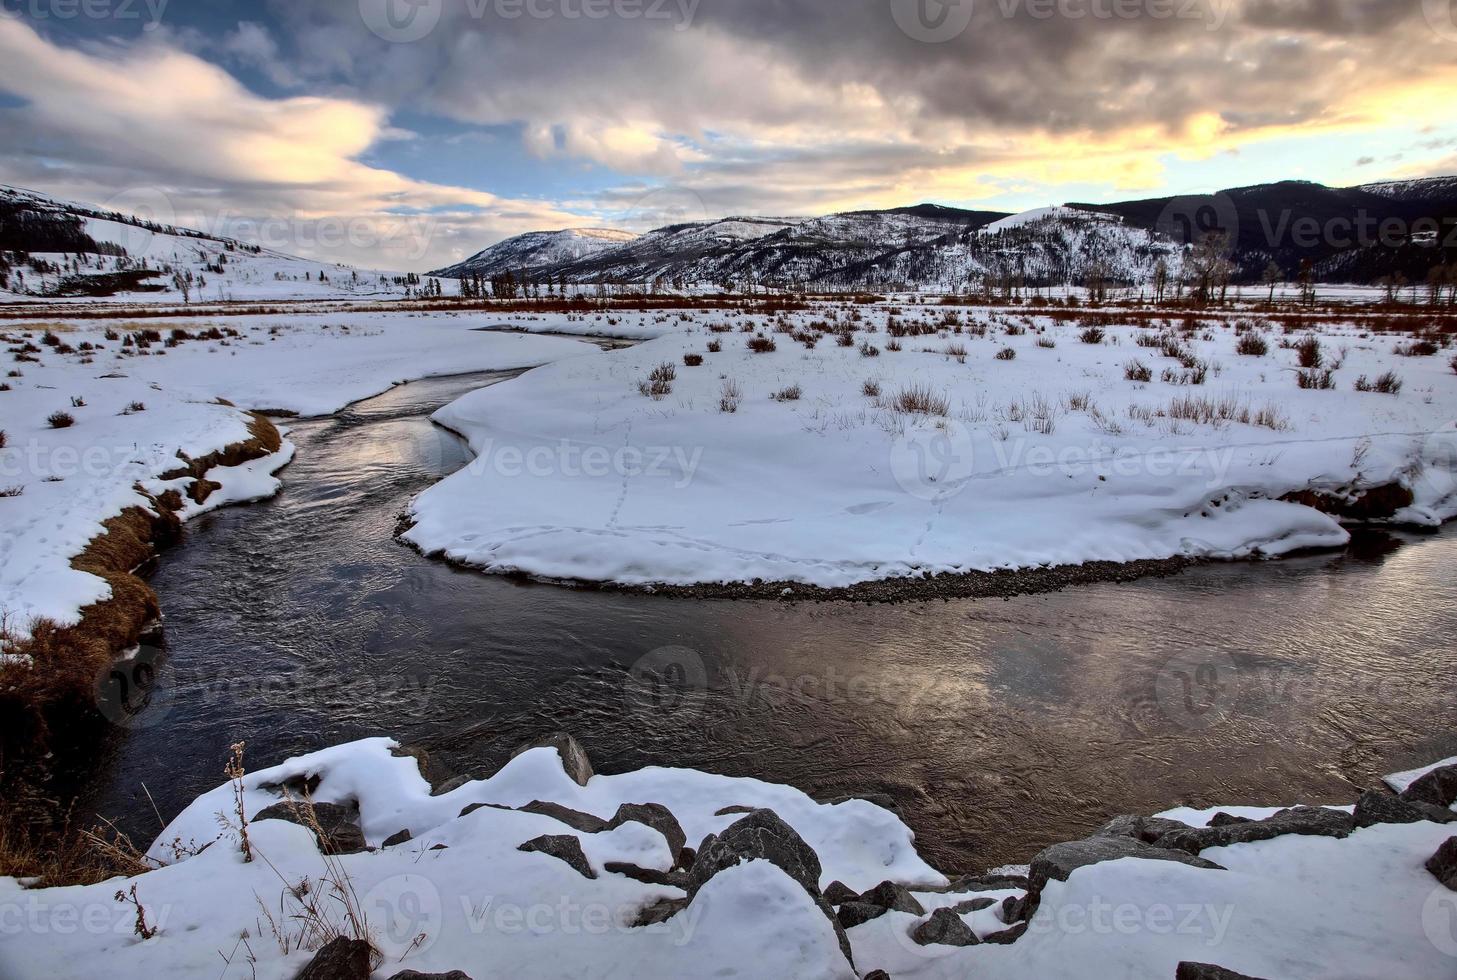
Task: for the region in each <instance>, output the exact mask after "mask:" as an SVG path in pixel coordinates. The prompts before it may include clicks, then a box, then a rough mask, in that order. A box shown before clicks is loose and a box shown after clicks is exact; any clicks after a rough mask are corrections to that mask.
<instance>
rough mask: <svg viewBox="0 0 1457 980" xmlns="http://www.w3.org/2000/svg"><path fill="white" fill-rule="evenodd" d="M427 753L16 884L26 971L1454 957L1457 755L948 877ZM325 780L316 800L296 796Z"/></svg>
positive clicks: (219, 795) (606, 788)
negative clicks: (141, 849)
mask: <svg viewBox="0 0 1457 980" xmlns="http://www.w3.org/2000/svg"><path fill="white" fill-rule="evenodd" d="M417 758H418V756H414V757H412V756H411V755H407V754H405V753H404V752H402V751H400V750H399V749H398V748H397V746H396V745H395V743H393V742H390V741H388V740H385V739H373V740H369V741H365V742H360V743H356V744H353V745H345V746H340V747H337V748H334V749H329V750H325V751H322V752H318V753H315V754H312V755H309V756H305V757H302V758H299V759H294V760H291V761H288V762H285V763H283V764H282V765H279V766H276V767H274V768H271V769H267V770H263V771H260V772H256V773H251V774H249V775H247V776H244V777H242V778H241V779H240V780H238V781H237V783H236V784H235V783H228V784H225V785H223V786H220V787H219V788H217V789H216V790H214V791H212V792H210V793H208V794H205V795H204V796H202V797H200V798H198V799H197V800H196V801H195V802H194V803H193V804H192V805H191V806H189V807H188V808H187V809H186V810H184V811H183V812H182V813H181V814H180V815H179V816H178V817H177V818H176V819H175V820H173V822H172V823H171V824H170V825H169V826H168V827H167V828H166V830H165V831H163V833H162V834H161V835H160V836H159V837H158V839H157V842H156V843H155V844H154V845H153V846H152V848H151V850H150V853H149V859H150V860H151V861H152V862H153V863H154V864H156V865H158V868H157V870H153V871H150V872H148V873H145V874H141V875H139V876H137V877H135V878H132V879H130V880H122V879H115V880H112V881H109V882H105V883H103V884H99V885H95V886H89V887H69V888H48V889H26V888H25V887H24V885H23V883H21V882H18V881H15V880H13V879H0V973H3V974H4V975H5V976H7V977H16V978H20V980H25V978H30V977H42V976H61V975H86V976H99V975H120V976H148V977H156V978H168V977H179V978H181V977H189V978H190V977H195V976H199V975H209V976H216V977H221V978H229V977H258V978H263V980H270V978H278V980H287V978H292V977H294V976H295V975H296V974H298V973H299V971H300V970H301V969H302V968H303V967H304V966H305V965H306V964H307V963H308V962H309V961H310V959H311V957H313V956H314V954H315V951H316V950H318V949H319V948H320V947H321V946H323V945H324V944H325V943H326V942H328V941H329V940H331V939H332V938H333V937H334V935H335V933H336V931H339V930H340V929H341V928H342V931H343V933H344V934H345V935H346V936H348V937H359V936H364V937H367V938H368V939H369V941H370V942H372V943H373V945H374V951H375V958H374V964H373V965H374V971H373V976H375V977H379V978H387V977H392V976H394V975H395V974H396V973H397V972H398V971H402V970H407V969H409V970H420V971H425V972H436V971H438V972H445V971H449V970H463V971H465V973H466V974H468V975H469V976H473V977H475V978H477V980H481V978H484V977H505V976H513V977H539V976H571V977H609V976H622V975H625V974H631V975H633V976H641V977H654V978H655V977H678V976H689V975H699V974H701V973H702V972H703V969H704V966H705V964H710V963H711V964H713V966H714V968H715V970H716V971H718V973H719V975H724V976H743V977H790V976H793V977H839V978H850V977H855V976H866V975H869V974H870V973H871V972H872V971H876V970H884V971H886V972H887V973H888V974H889V975H890V976H893V977H947V978H951V977H964V976H976V977H990V978H1018V980H1027V978H1032V977H1035V978H1038V980H1060V978H1068V980H1073V978H1078V980H1081V978H1084V977H1090V976H1094V977H1130V978H1132V977H1138V978H1145V977H1168V978H1172V977H1174V976H1175V972H1176V969H1177V968H1178V967H1179V965H1180V964H1181V963H1205V964H1217V965H1219V966H1222V967H1225V968H1227V969H1232V970H1236V971H1239V973H1240V974H1247V975H1249V976H1253V977H1266V978H1281V980H1299V978H1329V977H1333V976H1340V977H1343V978H1351V980H1357V978H1368V977H1369V978H1381V980H1385V978H1388V977H1391V976H1403V977H1412V978H1434V980H1435V978H1440V977H1450V976H1452V975H1453V971H1454V970H1457V934H1454V933H1453V931H1452V930H1453V927H1454V923H1457V918H1454V917H1453V916H1452V911H1453V908H1454V906H1457V892H1454V891H1452V890H1450V889H1451V888H1452V887H1453V886H1454V885H1457V877H1454V876H1453V868H1452V867H1451V864H1452V862H1453V861H1454V860H1457V854H1454V855H1452V856H1450V857H1449V858H1447V859H1446V860H1445V861H1444V860H1443V859H1441V858H1440V857H1439V856H1438V855H1439V849H1441V848H1443V845H1444V843H1446V842H1448V841H1449V839H1450V838H1452V837H1453V835H1454V833H1457V825H1454V824H1453V823H1451V822H1450V821H1457V813H1454V811H1453V807H1454V797H1457V769H1451V768H1447V769H1434V770H1433V769H1429V770H1426V771H1419V772H1418V773H1409V774H1404V775H1403V776H1402V777H1400V778H1401V780H1404V781H1406V782H1407V789H1406V793H1405V796H1404V797H1403V798H1398V797H1396V796H1394V795H1391V794H1389V793H1385V792H1383V791H1378V790H1371V791H1368V792H1367V793H1366V794H1364V795H1363V796H1362V797H1361V800H1360V802H1359V803H1358V804H1357V805H1356V807H1355V808H1354V814H1352V813H1351V812H1349V810H1339V809H1314V810H1312V809H1294V810H1290V811H1284V812H1274V811H1248V812H1249V814H1250V817H1254V818H1257V819H1255V820H1253V821H1252V822H1251V820H1250V817H1240V816H1239V815H1238V814H1237V813H1236V812H1234V811H1232V810H1231V811H1223V812H1221V813H1218V814H1216V813H1214V812H1213V811H1210V812H1205V813H1202V814H1195V813H1192V812H1190V811H1171V813H1170V814H1166V815H1164V816H1163V817H1160V818H1135V817H1123V818H1119V819H1118V820H1115V821H1113V822H1112V823H1111V824H1109V825H1108V826H1107V827H1105V828H1104V829H1103V830H1102V831H1100V832H1099V833H1098V834H1096V835H1094V836H1093V837H1091V838H1089V839H1087V840H1085V841H1079V842H1073V843H1068V844H1060V845H1054V846H1052V847H1049V848H1048V849H1046V850H1044V851H1043V852H1042V853H1040V854H1039V855H1038V856H1037V857H1036V859H1034V861H1033V862H1032V865H1031V867H1030V870H1029V871H1027V872H1026V874H1025V876H1024V875H1023V874H1016V873H1014V874H991V875H984V876H981V877H972V878H958V879H956V880H954V881H951V880H948V878H947V877H946V876H945V875H943V874H942V873H940V872H939V871H937V870H935V869H933V868H931V867H930V866H928V865H927V864H926V863H925V862H924V861H922V860H921V859H920V858H919V857H918V856H917V854H916V852H915V849H914V840H913V836H912V834H911V832H910V831H909V830H908V829H907V828H906V827H905V825H904V824H903V823H902V822H901V821H900V820H899V819H898V818H897V817H896V816H895V815H894V814H893V813H891V812H889V811H887V810H885V809H882V808H880V807H878V806H875V805H873V804H870V803H867V802H863V801H853V800H852V801H847V802H841V803H837V804H823V803H817V802H815V801H814V800H812V799H810V798H809V797H807V796H805V795H804V794H803V793H800V792H798V791H797V790H794V789H792V788H789V787H784V786H775V785H771V784H767V783H763V782H760V781H757V780H752V779H737V778H728V777H721V776H714V775H709V774H706V773H701V772H694V771H689V770H672V769H645V770H642V771H639V772H634V773H626V774H623V775H616V776H604V775H595V774H593V772H592V769H591V764H590V760H588V758H587V756H586V754H585V753H584V752H583V751H582V750H581V747H580V746H577V745H576V743H575V742H573V741H571V740H570V739H569V738H567V737H565V736H560V737H557V738H555V739H552V740H548V742H546V743H542V745H540V746H539V747H535V748H530V749H528V750H526V751H524V752H522V753H521V754H518V755H517V757H516V758H514V759H513V760H512V761H511V762H510V763H508V764H507V765H506V766H505V767H504V768H503V769H502V770H501V771H500V772H498V773H497V774H496V775H495V776H493V777H491V778H489V779H486V780H483V781H479V782H466V781H462V780H451V781H448V782H444V783H437V784H436V785H435V787H434V788H433V789H432V785H431V783H429V782H427V781H426V779H425V778H424V777H423V776H422V775H421V767H420V765H419V764H418V763H417ZM1419 776H1420V777H1423V778H1418V777H1419ZM1393 781H1397V777H1393ZM304 793H310V794H311V798H312V799H313V801H314V803H315V808H314V810H313V812H312V814H310V813H309V812H308V811H306V810H304V811H300V810H297V809H293V808H290V807H288V806H284V807H279V806H278V805H279V804H280V803H284V802H285V801H286V800H287V799H290V798H291V799H294V800H297V799H299V797H300V795H301V794H304ZM1434 801H1436V802H1434ZM957 802H959V803H961V804H962V805H968V806H969V805H975V801H957ZM240 808H241V810H242V812H243V813H244V814H246V818H247V821H248V822H247V825H246V834H244V833H243V832H242V825H241V822H240V820H239V816H238V814H239V809H240ZM270 808H271V809H270ZM290 810H292V812H290ZM1172 817H1177V818H1178V820H1177V821H1176V820H1174V819H1172ZM311 819H312V820H314V821H316V824H317V829H318V831H319V833H320V834H321V835H322V836H321V837H317V838H316V836H315V832H314V831H313V830H311V829H308V828H307V827H306V826H304V825H301V824H300V823H299V821H300V820H302V822H303V824H308V823H309V822H310V820H311ZM1180 821H1187V823H1185V822H1180ZM321 842H322V845H323V846H322V848H321ZM1448 846H1449V847H1451V846H1452V845H1448ZM321 850H327V851H330V852H333V853H332V854H331V856H327V857H326V856H325V855H324V854H323V853H321ZM249 857H251V861H250V860H249ZM1444 878H1445V879H1446V882H1447V883H1446V884H1445V885H1444V884H1443V880H1444ZM310 908H312V909H313V910H314V911H310ZM351 912H352V913H353V914H354V915H355V917H356V921H357V923H358V926H357V928H356V927H353V926H349V925H347V924H346V922H347V915H348V914H349V913H351ZM323 919H327V920H328V921H329V922H330V923H332V926H329V925H325V924H324V922H323ZM315 926H320V927H322V928H321V931H315V930H314V927H315ZM143 933H145V935H143ZM847 953H848V954H849V957H852V958H853V963H852V959H851V958H847ZM341 975H350V976H352V975H357V976H365V975H367V971H366V973H358V974H341ZM1179 975H1180V976H1185V975H1186V974H1184V973H1180V974H1179ZM1189 975H1192V976H1200V977H1204V976H1210V977H1212V976H1215V974H1200V973H1193V974H1189Z"/></svg>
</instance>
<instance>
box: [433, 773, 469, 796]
mask: <svg viewBox="0 0 1457 980" xmlns="http://www.w3.org/2000/svg"><path fill="white" fill-rule="evenodd" d="M472 782H474V780H472V779H471V778H470V777H469V776H452V777H450V778H449V779H447V780H445V781H444V782H443V783H441V784H440V785H439V786H437V787H435V788H434V789H433V790H431V791H430V795H431V796H445V795H447V794H449V793H454V792H455V791H456V790H458V789H460V788H461V787H462V786H469V785H470V784H471V783H472Z"/></svg>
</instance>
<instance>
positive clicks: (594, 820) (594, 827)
mask: <svg viewBox="0 0 1457 980" xmlns="http://www.w3.org/2000/svg"><path fill="white" fill-rule="evenodd" d="M521 812H522V813H535V814H537V815H538V816H543V817H551V818H552V819H553V820H555V821H557V822H558V823H564V824H566V825H567V826H568V827H571V828H572V829H573V830H580V831H581V832H582V833H584V834H600V833H601V832H602V831H604V830H606V829H607V821H606V820H603V819H602V818H601V817H594V816H593V815H592V814H590V813H583V812H582V811H581V810H573V809H572V808H570V807H565V806H562V805H561V804H560V803H545V802H543V801H541V800H533V801H532V802H530V803H528V804H526V805H525V806H523V807H522V808H521Z"/></svg>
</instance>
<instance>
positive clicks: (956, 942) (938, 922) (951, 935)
mask: <svg viewBox="0 0 1457 980" xmlns="http://www.w3.org/2000/svg"><path fill="white" fill-rule="evenodd" d="M911 938H912V939H914V940H915V941H916V945H917V946H975V945H976V944H977V943H978V942H980V940H979V939H977V938H976V933H974V932H972V931H971V927H970V926H968V925H967V924H966V923H965V922H962V921H961V916H959V915H957V914H956V913H955V912H953V911H951V910H950V909H937V910H936V911H934V912H932V913H931V917H930V918H929V919H927V920H926V921H925V922H922V923H921V924H920V925H918V926H916V928H915V930H914V931H913V932H912V933H911Z"/></svg>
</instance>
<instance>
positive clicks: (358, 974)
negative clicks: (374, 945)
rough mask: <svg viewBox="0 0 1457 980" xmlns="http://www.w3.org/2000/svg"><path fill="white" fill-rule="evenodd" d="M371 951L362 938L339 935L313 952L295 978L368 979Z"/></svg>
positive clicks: (306, 979) (328, 979) (307, 979)
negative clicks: (311, 957)
mask: <svg viewBox="0 0 1457 980" xmlns="http://www.w3.org/2000/svg"><path fill="white" fill-rule="evenodd" d="M373 952H374V951H373V950H371V949H370V948H369V943H367V942H364V941H363V940H360V939H348V938H346V937H344V936H340V937H339V938H338V939H336V940H334V941H333V942H331V943H329V944H328V945H327V946H325V947H324V948H323V949H321V950H319V951H318V952H317V953H315V954H314V958H313V959H312V960H309V965H308V966H306V967H304V968H303V971H302V972H300V973H299V975H298V977H297V978H296V980H369V975H370V973H372V972H373V970H372V968H371V964H370V957H371V956H372V955H373Z"/></svg>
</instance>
